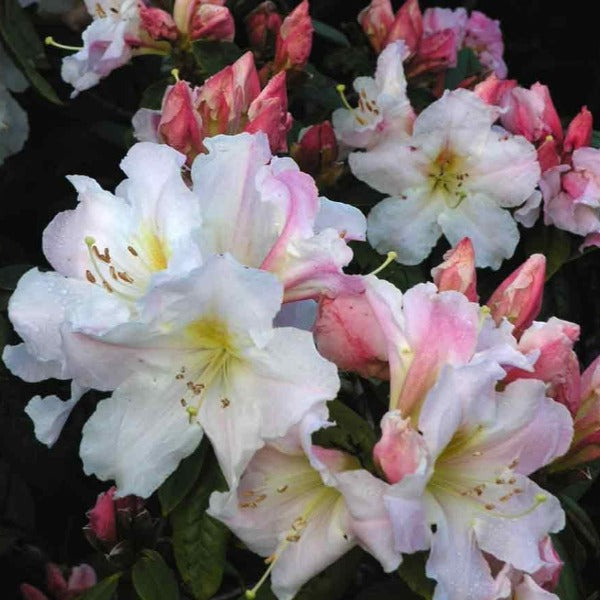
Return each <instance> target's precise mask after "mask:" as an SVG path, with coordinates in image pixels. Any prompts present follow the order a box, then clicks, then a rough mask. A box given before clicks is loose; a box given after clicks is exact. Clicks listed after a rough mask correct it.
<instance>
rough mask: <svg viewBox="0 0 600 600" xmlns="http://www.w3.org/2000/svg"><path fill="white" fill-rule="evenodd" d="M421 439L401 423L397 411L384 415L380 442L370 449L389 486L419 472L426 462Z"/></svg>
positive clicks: (408, 426)
mask: <svg viewBox="0 0 600 600" xmlns="http://www.w3.org/2000/svg"><path fill="white" fill-rule="evenodd" d="M427 456H428V454H427V446H426V443H425V440H424V439H423V436H422V435H421V434H420V433H418V432H417V431H416V430H415V429H413V428H412V427H411V426H410V419H403V418H402V415H401V414H400V411H392V412H388V413H386V414H385V415H384V417H383V420H382V421H381V439H380V440H379V441H378V442H377V444H375V446H374V448H373V457H374V459H375V463H376V464H377V465H378V466H379V468H380V469H381V470H382V471H383V473H384V474H385V478H386V479H387V481H388V482H389V483H392V484H393V483H398V482H399V481H401V480H402V479H403V478H404V477H405V476H406V475H410V474H413V473H415V472H416V471H417V470H419V467H422V466H424V465H425V464H426V461H427Z"/></svg>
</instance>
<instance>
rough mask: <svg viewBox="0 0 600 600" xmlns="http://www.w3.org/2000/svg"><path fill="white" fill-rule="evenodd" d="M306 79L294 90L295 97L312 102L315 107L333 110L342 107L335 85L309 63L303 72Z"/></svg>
mask: <svg viewBox="0 0 600 600" xmlns="http://www.w3.org/2000/svg"><path fill="white" fill-rule="evenodd" d="M304 72H305V74H306V78H305V80H304V83H303V84H302V86H301V87H300V88H298V89H297V90H296V94H297V96H298V97H299V98H300V99H302V100H305V101H309V102H313V103H314V104H316V105H317V106H320V107H322V108H325V109H327V110H328V111H331V110H335V109H336V108H340V107H341V106H342V101H341V99H340V95H339V94H338V92H337V89H336V85H337V83H336V82H335V81H333V79H330V78H329V77H326V76H325V75H323V73H321V72H319V71H317V69H315V67H314V66H313V65H311V64H310V63H309V64H308V65H306V68H305V70H304Z"/></svg>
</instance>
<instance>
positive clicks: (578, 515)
mask: <svg viewBox="0 0 600 600" xmlns="http://www.w3.org/2000/svg"><path fill="white" fill-rule="evenodd" d="M559 497H560V501H561V504H562V505H563V508H564V509H565V512H566V513H567V517H568V519H569V521H570V522H571V524H572V525H573V528H574V530H575V531H576V532H577V533H578V534H579V535H580V536H581V537H582V538H583V539H585V540H586V541H587V543H588V544H589V545H590V546H592V548H594V550H595V551H596V554H597V555H598V554H600V536H599V535H598V531H597V530H596V527H595V525H594V523H593V522H592V520H591V519H590V517H589V516H588V514H587V513H586V512H585V510H583V508H581V506H579V504H577V502H576V501H575V500H573V498H571V497H569V496H566V495H564V494H561V495H560V496H559Z"/></svg>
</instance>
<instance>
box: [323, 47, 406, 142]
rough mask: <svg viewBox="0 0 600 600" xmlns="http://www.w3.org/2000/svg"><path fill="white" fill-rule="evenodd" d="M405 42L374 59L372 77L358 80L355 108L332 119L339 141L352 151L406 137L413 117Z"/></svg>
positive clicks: (342, 111)
mask: <svg viewBox="0 0 600 600" xmlns="http://www.w3.org/2000/svg"><path fill="white" fill-rule="evenodd" d="M405 57H406V45H405V44H404V42H402V41H400V42H395V43H393V44H390V45H389V46H388V47H387V48H386V49H385V50H384V51H383V52H382V53H381V55H380V56H379V58H378V59H377V70H376V71H375V78H374V79H373V78H371V77H357V78H356V79H355V80H354V84H353V85H354V89H355V90H356V92H357V93H358V106H357V107H356V108H352V107H351V106H350V105H349V104H348V103H347V101H346V105H347V107H346V108H339V109H337V110H335V111H334V112H333V115H332V117H331V120H332V123H333V126H334V128H335V133H336V135H337V137H338V139H340V140H341V141H343V142H344V143H345V144H347V145H348V146H352V147H355V148H373V147H374V146H376V145H377V144H379V143H380V142H381V141H382V140H383V139H386V138H388V137H390V136H400V137H402V136H404V137H407V136H408V134H409V133H410V131H411V129H412V124H413V121H414V118H415V114H414V111H413V109H412V107H411V105H410V101H409V100H408V97H407V95H406V79H405V77H404V67H403V66H402V61H403V60H404V58H405Z"/></svg>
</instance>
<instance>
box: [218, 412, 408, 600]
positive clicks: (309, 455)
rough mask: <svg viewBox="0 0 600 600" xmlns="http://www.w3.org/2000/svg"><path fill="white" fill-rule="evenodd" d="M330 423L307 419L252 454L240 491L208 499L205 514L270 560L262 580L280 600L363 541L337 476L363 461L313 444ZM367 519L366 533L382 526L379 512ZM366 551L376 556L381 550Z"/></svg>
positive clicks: (392, 561) (395, 558) (390, 564)
mask: <svg viewBox="0 0 600 600" xmlns="http://www.w3.org/2000/svg"><path fill="white" fill-rule="evenodd" d="M325 414H326V411H325ZM329 425H331V423H328V422H327V421H326V420H325V419H324V417H323V415H319V414H318V413H313V414H309V415H307V416H306V417H305V418H304V420H303V421H302V423H301V424H300V426H297V427H295V428H294V429H292V431H290V433H288V435H287V436H286V437H285V438H282V439H280V440H275V441H273V442H270V443H269V444H267V445H266V446H265V447H264V448H262V449H261V450H259V451H258V452H257V453H256V454H255V456H254V457H253V458H252V460H251V461H250V463H249V464H248V467H247V468H246V470H245V471H244V473H243V475H242V477H241V479H240V483H239V485H238V487H237V489H234V490H231V491H230V492H226V493H219V492H215V493H213V494H212V496H211V498H210V508H209V510H208V513H209V514H210V515H212V516H213V517H215V518H217V519H219V520H220V521H222V522H223V523H225V524H226V525H227V526H228V527H229V528H230V529H231V530H232V531H233V532H234V533H235V535H236V536H238V537H239V538H240V539H241V540H242V541H243V542H244V543H245V544H246V545H247V546H248V547H249V548H250V549H251V550H253V551H254V552H256V553H257V554H260V555H262V556H265V557H267V559H266V560H265V562H266V563H267V564H268V565H269V567H268V569H267V573H265V577H266V575H267V574H268V573H270V574H271V587H272V590H273V593H274V594H275V595H276V596H277V598H278V599H279V600H291V599H292V598H293V597H294V596H295V594H296V592H297V591H298V590H299V589H300V587H301V586H302V584H304V583H305V582H306V581H308V580H309V579H310V578H311V577H313V576H314V575H316V574H317V573H319V572H320V571H322V570H323V569H325V568H326V567H327V566H329V565H330V564H331V563H333V562H334V561H335V560H337V559H338V558H339V557H341V556H342V555H343V554H345V553H346V552H348V550H350V549H351V548H353V547H354V546H355V545H356V544H357V543H358V544H361V542H362V537H361V534H362V530H361V529H358V530H355V529H354V522H353V519H352V517H351V516H350V514H349V513H348V510H347V508H346V505H345V503H344V499H343V497H342V494H341V493H340V492H339V490H338V489H337V478H338V476H339V475H340V474H342V473H344V472H348V471H352V470H354V469H358V468H359V467H360V465H359V462H358V460H357V459H356V458H355V457H354V456H352V455H350V454H346V453H345V452H341V451H339V450H333V449H326V448H321V447H319V446H316V445H313V444H312V442H311V438H310V435H311V433H312V432H313V431H316V430H317V429H320V428H322V427H327V426H329ZM365 521H366V522H363V523H362V524H361V525H362V527H363V528H364V527H369V526H374V527H377V516H376V515H373V518H372V519H368V518H367V519H365ZM361 545H362V544H361ZM364 547H365V549H366V550H367V551H371V552H374V553H375V554H376V555H377V548H376V547H371V546H370V545H369V544H368V543H365V544H364ZM378 558H379V559H380V560H381V561H382V563H383V564H384V567H385V568H386V570H388V571H390V570H393V569H394V568H396V567H397V565H398V562H399V554H398V553H397V552H394V551H393V550H392V551H390V552H389V555H384V556H380V557H378ZM265 577H263V579H261V581H260V582H259V584H258V585H257V586H256V587H255V588H254V590H256V589H257V588H258V587H259V586H260V584H262V582H263V581H264V579H265ZM254 590H253V591H254Z"/></svg>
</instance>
